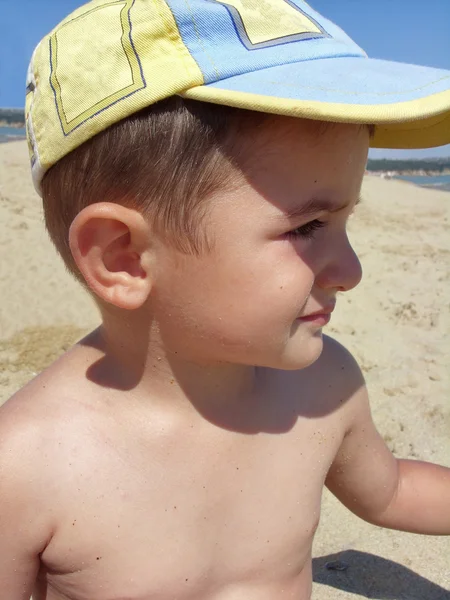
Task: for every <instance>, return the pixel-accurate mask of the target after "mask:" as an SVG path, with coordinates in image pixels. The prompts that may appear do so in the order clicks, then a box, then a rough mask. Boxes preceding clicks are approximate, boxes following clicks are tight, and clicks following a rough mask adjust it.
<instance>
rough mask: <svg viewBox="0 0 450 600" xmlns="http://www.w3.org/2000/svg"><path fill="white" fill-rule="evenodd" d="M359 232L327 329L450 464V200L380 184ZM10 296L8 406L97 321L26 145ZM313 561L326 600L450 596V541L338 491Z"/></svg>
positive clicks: (7, 194) (1, 355)
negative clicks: (355, 507)
mask: <svg viewBox="0 0 450 600" xmlns="http://www.w3.org/2000/svg"><path fill="white" fill-rule="evenodd" d="M350 234H351V237H352V240H353V242H354V245H355V248H356V250H357V251H358V252H359V255H360V257H361V261H362V264H363V267H364V272H365V276H364V279H363V282H362V283H361V285H360V286H359V287H358V288H357V289H356V290H354V291H353V292H351V293H350V294H348V295H346V296H345V295H343V296H342V297H341V298H340V299H339V302H338V309H337V311H336V313H337V314H336V316H335V317H334V318H333V321H332V326H330V327H328V332H329V333H331V334H332V335H334V336H335V337H337V338H338V339H339V340H340V341H342V342H343V343H344V344H345V345H346V346H347V347H348V348H349V349H350V350H351V351H352V352H353V353H354V354H355V356H356V357H357V359H358V360H359V362H360V364H361V366H362V369H363V371H364V374H365V376H366V378H367V382H368V385H369V389H370V393H371V398H372V407H373V413H374V419H375V421H376V423H377V425H378V428H379V430H380V432H381V433H382V435H383V436H384V438H385V439H386V441H387V443H388V444H389V446H390V447H391V448H392V450H393V451H394V453H395V454H396V455H398V456H403V457H410V458H420V459H424V460H431V461H434V462H437V463H441V464H446V465H448V466H450V400H449V398H450V376H449V375H450V360H449V354H450V310H449V309H450V192H442V191H434V190H429V189H423V188H418V187H415V186H414V185H412V184H409V183H404V182H399V181H384V180H381V179H379V178H377V177H370V176H369V177H367V178H366V180H365V182H364V188H363V203H362V204H361V205H360V206H359V207H358V209H357V212H356V214H355V215H354V216H353V217H352V218H351V223H350ZM0 298H1V303H0V403H1V402H3V401H5V400H6V399H7V398H8V397H9V396H10V395H11V394H12V393H14V392H15V391H16V390H17V389H18V388H19V387H21V386H22V385H23V384H24V383H25V382H26V381H28V380H29V379H31V378H32V377H33V376H34V375H35V374H36V373H38V372H39V371H41V370H42V369H43V368H45V366H46V365H47V364H49V363H50V362H51V361H52V360H53V359H54V358H55V357H56V356H58V355H59V354H60V353H61V352H63V351H64V350H65V349H66V348H67V347H69V346H70V344H72V343H73V342H74V341H76V340H77V339H79V338H80V337H82V335H84V333H85V332H87V331H89V330H90V329H91V328H92V327H94V326H95V325H96V324H97V323H98V314H97V311H96V309H95V307H94V305H93V303H92V301H91V300H90V299H89V298H88V296H87V295H86V294H85V292H83V290H82V289H81V288H80V287H79V286H78V284H76V283H75V282H74V281H73V280H72V279H71V277H70V276H69V275H68V274H67V273H66V272H65V269H64V267H63V265H62V262H61V261H60V259H59V258H58V257H57V255H56V253H55V251H54V250H53V247H52V246H51V244H50V242H49V241H48V239H47V236H46V233H45V230H44V227H43V221H42V213H41V205H40V201H39V198H38V197H37V196H36V194H35V192H34V190H33V188H32V184H31V181H30V176H29V171H28V159H27V150H26V145H25V142H11V143H9V144H2V145H0ZM314 556H315V559H314V570H315V574H314V580H315V584H314V596H313V598H314V599H315V600H331V599H333V600H341V599H346V600H347V599H348V600H350V599H355V598H379V599H389V600H445V599H447V600H448V599H450V592H449V590H450V540H449V538H439V537H425V536H416V535H413V534H407V533H399V532H394V531H389V530H382V529H379V528H376V527H373V526H371V525H368V524H367V523H364V522H362V521H361V520H359V519H358V518H357V517H355V516H353V515H352V514H351V513H349V512H348V511H347V510H346V509H345V508H344V507H343V506H341V505H340V504H339V503H338V502H337V501H336V500H335V499H334V498H333V497H331V495H330V494H329V493H327V492H326V491H325V493H324V502H323V512H322V520H321V525H320V528H319V532H318V534H317V537H316V541H315V544H314ZM336 560H337V561H340V562H338V563H335V566H337V567H338V569H330V568H327V567H326V566H325V564H326V563H329V562H330V561H336ZM328 566H330V565H328ZM331 566H333V565H331ZM339 569H340V570H339Z"/></svg>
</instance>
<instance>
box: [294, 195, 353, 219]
mask: <svg viewBox="0 0 450 600" xmlns="http://www.w3.org/2000/svg"><path fill="white" fill-rule="evenodd" d="M361 202H362V197H361V194H359V195H358V198H357V200H356V202H355V207H356V206H357V205H358V204H360V203H361ZM348 205H349V202H345V203H344V204H335V203H334V202H332V201H331V200H327V199H325V198H311V200H309V201H308V202H306V203H305V204H302V206H297V207H296V208H294V209H292V210H289V211H287V212H284V213H283V215H282V217H283V218H285V217H287V218H288V219H295V218H299V217H307V216H309V215H313V214H316V213H318V212H322V211H327V212H331V213H335V212H339V211H340V210H343V209H344V208H347V206H348Z"/></svg>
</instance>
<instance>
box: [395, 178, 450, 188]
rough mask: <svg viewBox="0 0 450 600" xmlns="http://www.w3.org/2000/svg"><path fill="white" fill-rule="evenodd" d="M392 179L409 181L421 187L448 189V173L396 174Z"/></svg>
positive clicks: (449, 182)
mask: <svg viewBox="0 0 450 600" xmlns="http://www.w3.org/2000/svg"><path fill="white" fill-rule="evenodd" d="M394 179H402V180H403V181H410V182H411V183H415V184H416V185H420V186H422V187H431V188H433V189H435V190H449V191H450V175H435V176H434V175H397V176H396V177H395V178H394Z"/></svg>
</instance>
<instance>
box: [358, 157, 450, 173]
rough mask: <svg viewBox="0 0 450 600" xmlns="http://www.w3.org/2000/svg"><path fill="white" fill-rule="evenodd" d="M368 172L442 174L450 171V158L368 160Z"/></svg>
mask: <svg viewBox="0 0 450 600" xmlns="http://www.w3.org/2000/svg"><path fill="white" fill-rule="evenodd" d="M367 170H368V171H373V172H377V171H396V172H398V171H436V172H439V173H441V172H443V171H448V170H450V157H447V158H421V159H409V160H399V159H396V160H394V159H389V158H382V159H377V160H373V159H369V160H368V162H367Z"/></svg>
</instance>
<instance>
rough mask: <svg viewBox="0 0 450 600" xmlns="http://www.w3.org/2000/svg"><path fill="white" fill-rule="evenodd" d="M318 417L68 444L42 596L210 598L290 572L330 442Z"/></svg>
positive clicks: (311, 515) (313, 519) (301, 554)
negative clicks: (237, 430) (247, 429)
mask: <svg viewBox="0 0 450 600" xmlns="http://www.w3.org/2000/svg"><path fill="white" fill-rule="evenodd" d="M326 421H327V419H322V422H320V423H319V422H314V421H313V420H304V421H303V422H300V421H298V422H297V424H296V426H295V427H293V428H292V429H291V430H290V431H288V432H284V433H276V434H269V433H259V434H256V435H236V434H232V433H229V434H228V435H227V434H221V435H218V436H216V437H214V435H204V436H203V435H202V434H201V433H196V431H195V430H194V429H193V430H192V431H191V432H190V434H189V435H187V436H184V438H183V441H182V442H181V441H180V440H178V441H177V438H176V436H172V435H166V434H165V433H164V432H161V435H160V439H159V440H158V441H157V442H155V443H152V444H150V445H148V446H145V445H144V446H142V445H141V444H140V443H138V442H137V443H136V444H133V443H131V444H129V443H128V444H124V445H123V447H125V446H127V451H126V452H123V451H122V450H121V444H120V443H118V447H116V448H114V446H113V445H111V444H106V445H105V446H104V447H103V448H102V442H98V443H95V444H93V445H92V446H91V447H84V448H81V447H80V448H78V451H77V452H75V454H74V455H72V458H71V469H72V471H71V475H70V471H69V473H68V476H67V481H66V484H67V486H68V487H67V490H68V493H65V492H64V491H63V492H62V493H61V499H60V501H61V506H63V507H64V508H63V510H62V514H63V515H64V517H63V518H62V520H61V524H60V527H59V528H58V530H57V532H56V534H55V536H54V538H53V540H52V542H51V543H50V544H49V546H48V548H47V549H46V550H45V552H44V553H43V556H42V559H43V563H44V565H45V567H46V569H47V571H46V572H45V571H44V570H43V571H42V576H44V575H45V577H47V580H48V586H49V589H54V590H58V591H59V592H62V593H63V594H64V595H65V596H68V597H69V598H74V599H75V598H76V599H77V600H78V599H80V600H81V599H83V600H84V599H86V600H87V599H89V600H92V599H93V598H95V599H97V598H98V599H99V600H100V599H101V600H103V599H105V600H112V599H118V598H145V599H150V598H175V597H177V598H180V599H181V598H184V597H186V598H189V597H191V594H192V595H193V596H195V597H197V598H200V597H203V595H204V597H205V598H209V597H211V598H212V597H213V595H212V591H211V594H210V593H209V589H210V588H211V590H214V589H215V590H217V589H219V588H220V587H221V586H224V588H225V587H226V585H227V584H228V583H229V582H233V581H265V580H267V579H269V580H272V579H273V580H274V581H275V580H280V581H283V580H286V581H287V580H289V579H290V578H291V579H292V578H295V577H296V576H299V574H300V573H301V571H302V568H303V566H304V565H305V564H306V563H307V561H308V559H309V552H310V549H311V543H312V537H313V535H314V532H315V529H316V527H317V524H318V520H319V512H320V498H321V493H322V488H323V482H324V479H325V476H326V473H327V470H328V468H329V466H330V463H331V461H332V459H333V457H334V454H335V451H336V449H337V446H338V444H339V440H338V439H337V438H338V435H337V434H336V432H335V431H334V430H333V428H332V425H331V424H327V423H326ZM130 442H131V440H130ZM130 448H131V449H130ZM69 486H70V487H69ZM57 597H58V596H57V595H55V598H57ZM255 597H256V596H255Z"/></svg>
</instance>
